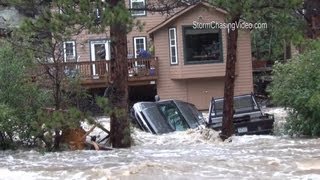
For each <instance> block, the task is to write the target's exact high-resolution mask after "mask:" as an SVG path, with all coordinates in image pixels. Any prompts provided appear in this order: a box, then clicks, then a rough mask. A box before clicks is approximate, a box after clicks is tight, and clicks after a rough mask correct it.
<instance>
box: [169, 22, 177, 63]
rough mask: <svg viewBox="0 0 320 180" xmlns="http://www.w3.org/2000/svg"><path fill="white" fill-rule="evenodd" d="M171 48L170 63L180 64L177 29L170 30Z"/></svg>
mask: <svg viewBox="0 0 320 180" xmlns="http://www.w3.org/2000/svg"><path fill="white" fill-rule="evenodd" d="M169 44H170V45H169V47H170V62H171V64H178V54H177V30H176V28H170V29H169Z"/></svg>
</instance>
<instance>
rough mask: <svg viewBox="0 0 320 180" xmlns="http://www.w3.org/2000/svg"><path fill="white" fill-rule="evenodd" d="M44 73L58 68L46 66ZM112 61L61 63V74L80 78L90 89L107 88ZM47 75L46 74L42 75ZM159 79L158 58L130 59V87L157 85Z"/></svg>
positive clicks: (52, 65) (84, 85)
mask: <svg viewBox="0 0 320 180" xmlns="http://www.w3.org/2000/svg"><path fill="white" fill-rule="evenodd" d="M44 67H45V68H46V69H45V68H44V69H43V70H44V71H48V70H49V71H54V70H55V69H56V68H57V67H58V66H57V65H56V64H54V63H52V64H49V65H48V64H45V65H44ZM110 67H111V66H110V61H106V60H103V61H80V62H64V63H59V68H60V72H63V75H64V76H66V77H69V78H75V77H79V78H80V83H81V85H82V86H83V87H85V88H88V89H93V88H105V87H107V86H108V83H109V81H110V80H109V77H110ZM42 74H45V73H42ZM157 79H158V62H157V58H149V59H140V58H139V59H128V85H129V86H135V85H147V84H156V81H157Z"/></svg>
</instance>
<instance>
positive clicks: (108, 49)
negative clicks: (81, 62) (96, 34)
mask: <svg viewBox="0 0 320 180" xmlns="http://www.w3.org/2000/svg"><path fill="white" fill-rule="evenodd" d="M96 44H104V47H105V51H106V58H105V59H106V60H110V59H111V57H110V40H91V41H90V53H91V61H95V60H96V57H95V54H94V53H95V52H94V45H96Z"/></svg>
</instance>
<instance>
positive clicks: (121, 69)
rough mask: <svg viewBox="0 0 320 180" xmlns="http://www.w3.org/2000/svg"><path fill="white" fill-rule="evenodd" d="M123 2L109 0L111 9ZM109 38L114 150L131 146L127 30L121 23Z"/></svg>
mask: <svg viewBox="0 0 320 180" xmlns="http://www.w3.org/2000/svg"><path fill="white" fill-rule="evenodd" d="M120 3H123V7H124V1H123V0H111V1H110V5H111V7H114V6H116V5H117V4H120ZM110 36H111V83H112V86H113V90H114V91H113V93H112V94H111V97H110V100H111V104H112V106H113V108H114V110H113V112H112V114H111V116H110V118H111V122H110V126H111V129H110V142H111V144H112V146H113V147H115V148H127V147H130V146H131V137H130V123H129V120H128V62H127V28H126V24H124V23H122V22H119V21H118V22H115V23H113V24H112V25H111V26H110Z"/></svg>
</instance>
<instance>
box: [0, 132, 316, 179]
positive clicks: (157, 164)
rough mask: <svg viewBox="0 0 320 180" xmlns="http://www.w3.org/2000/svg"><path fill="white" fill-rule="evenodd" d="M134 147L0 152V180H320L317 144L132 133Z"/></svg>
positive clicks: (211, 134) (198, 134)
mask: <svg viewBox="0 0 320 180" xmlns="http://www.w3.org/2000/svg"><path fill="white" fill-rule="evenodd" d="M132 136H133V139H134V141H135V142H134V146H133V147H131V148H130V149H115V150H113V151H71V152H59V153H45V154H41V153H39V152H36V151H4V152H0V179H4V180H10V179H41V180H42V179H48V180H49V179H50V180H53V179H128V180H131V179H143V180H144V179H152V180H156V179H170V180H171V179H183V180H184V179H190V180H193V179H320V148H319V147H320V139H291V138H289V137H284V136H271V135H270V136H269V135H268V136H266V135H265V136H235V137H232V138H231V139H230V141H231V142H221V141H220V140H219V138H218V133H217V132H215V131H213V130H209V129H201V130H188V131H184V132H174V133H170V134H165V135H152V134H149V133H145V132H142V131H140V130H137V129H134V131H133V134H132Z"/></svg>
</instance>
